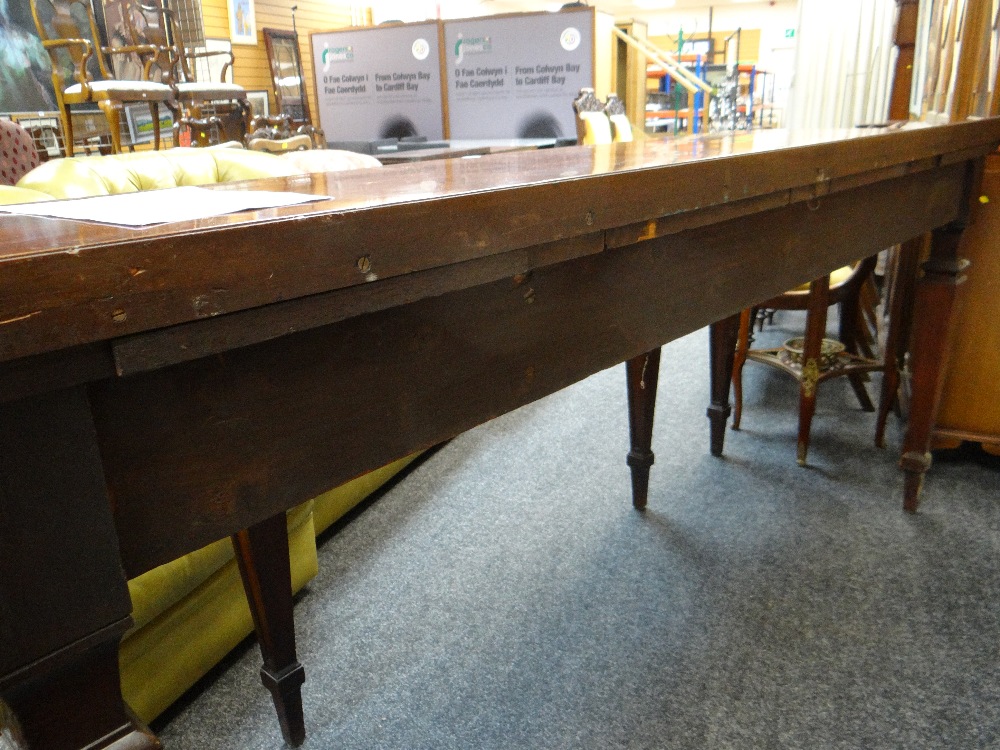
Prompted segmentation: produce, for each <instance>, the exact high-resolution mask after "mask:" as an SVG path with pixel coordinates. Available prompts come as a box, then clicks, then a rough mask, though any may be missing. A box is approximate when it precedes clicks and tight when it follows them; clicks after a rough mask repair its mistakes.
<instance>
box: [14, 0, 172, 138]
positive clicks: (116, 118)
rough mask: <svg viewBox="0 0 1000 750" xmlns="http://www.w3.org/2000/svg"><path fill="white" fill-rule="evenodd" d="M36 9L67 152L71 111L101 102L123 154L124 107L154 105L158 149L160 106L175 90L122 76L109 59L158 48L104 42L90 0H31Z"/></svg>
mask: <svg viewBox="0 0 1000 750" xmlns="http://www.w3.org/2000/svg"><path fill="white" fill-rule="evenodd" d="M31 13H32V16H33V17H34V20H35V27H36V28H37V29H38V36H39V37H40V38H41V40H42V46H43V47H44V48H45V50H46V51H47V52H48V54H49V57H50V59H51V61H52V83H53V85H54V88H55V94H56V100H57V102H58V105H59V118H60V121H61V123H62V128H63V141H64V149H65V152H66V155H67V156H72V155H73V118H72V114H71V111H70V110H71V108H72V107H74V106H77V105H87V104H96V105H97V106H98V107H99V108H100V109H101V111H102V112H103V113H104V116H105V117H106V118H107V121H108V127H109V129H110V130H111V133H110V135H111V148H112V151H113V152H114V153H121V112H122V107H123V106H124V105H126V104H147V105H149V109H150V113H151V114H152V118H153V123H152V125H153V137H154V138H153V140H154V148H157V149H158V148H159V147H160V116H159V105H160V104H172V102H173V100H174V92H173V91H172V90H171V88H170V87H169V86H167V85H165V84H162V83H156V82H153V81H149V80H117V79H116V78H115V77H114V74H113V72H112V67H111V63H110V58H111V56H112V55H130V54H138V55H140V56H142V55H148V54H149V53H151V52H152V51H153V50H152V49H151V48H149V47H144V46H140V45H128V46H125V47H115V48H111V47H102V46H101V44H100V35H99V33H98V30H97V21H96V19H95V18H94V11H93V9H92V8H91V5H90V3H89V2H88V1H87V0H31ZM95 63H96V64H95ZM67 71H69V72H67ZM146 72H148V66H147V68H146ZM71 81H75V83H71Z"/></svg>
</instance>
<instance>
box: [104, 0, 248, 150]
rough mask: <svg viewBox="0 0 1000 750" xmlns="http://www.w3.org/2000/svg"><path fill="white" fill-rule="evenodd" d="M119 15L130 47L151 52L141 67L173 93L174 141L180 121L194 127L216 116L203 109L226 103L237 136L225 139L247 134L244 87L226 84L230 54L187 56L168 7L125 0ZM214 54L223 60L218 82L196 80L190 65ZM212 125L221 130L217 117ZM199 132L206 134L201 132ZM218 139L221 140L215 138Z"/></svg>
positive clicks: (174, 18)
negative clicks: (233, 114)
mask: <svg viewBox="0 0 1000 750" xmlns="http://www.w3.org/2000/svg"><path fill="white" fill-rule="evenodd" d="M123 16H124V22H125V27H126V30H127V33H128V35H129V37H130V40H131V42H132V43H133V45H136V46H140V45H141V46H145V47H150V48H152V49H153V52H152V53H151V55H150V56H149V59H148V60H147V65H148V66H149V67H150V69H151V70H155V71H157V72H158V73H159V75H160V76H161V77H162V80H163V82H164V83H165V84H167V85H168V86H169V87H170V88H171V89H172V90H173V92H174V98H175V100H176V105H175V106H176V109H175V111H174V136H175V142H178V141H179V137H180V127H181V125H182V124H183V123H185V122H193V123H194V124H195V126H197V125H198V124H199V123H201V122H204V121H208V120H209V118H211V117H212V116H218V113H217V112H214V111H212V112H208V113H205V112H203V109H205V108H207V107H210V106H214V105H216V104H219V103H231V104H233V105H234V106H235V108H236V112H237V113H238V118H237V119H238V122H239V123H240V129H241V131H242V132H239V133H235V134H233V133H227V136H228V137H230V138H234V139H236V140H241V141H242V140H243V138H244V137H245V136H246V134H247V133H249V132H250V117H251V114H252V113H251V109H250V104H249V102H248V101H247V92H246V89H245V88H244V87H243V86H240V85H239V84H235V83H229V82H228V81H226V76H227V74H228V71H229V68H230V67H231V66H232V64H233V53H232V52H230V51H226V50H209V51H201V52H192V51H189V50H188V49H186V48H185V46H184V41H183V39H182V38H181V35H180V34H179V33H178V24H177V19H176V16H175V15H174V11H172V10H171V9H169V8H164V7H161V6H160V5H157V4H151V5H147V4H143V3H141V2H138V0H129V2H126V3H125V5H124V8H123ZM217 56H224V57H227V58H228V59H227V60H226V61H225V63H224V64H223V66H222V71H221V74H220V80H218V81H199V80H198V79H197V77H196V76H195V74H194V72H193V68H194V66H195V64H196V61H197V60H199V59H208V58H212V57H217ZM212 122H213V123H214V122H216V121H214V120H212ZM217 125H218V126H222V127H217V129H218V130H220V131H221V130H224V125H223V121H222V118H220V119H219V120H218V121H217ZM203 131H204V132H209V131H205V130H204V128H203ZM219 137H220V139H221V138H222V136H221V135H220V136H219ZM192 141H193V145H200V141H199V139H196V138H192Z"/></svg>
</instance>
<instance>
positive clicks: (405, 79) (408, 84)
mask: <svg viewBox="0 0 1000 750" xmlns="http://www.w3.org/2000/svg"><path fill="white" fill-rule="evenodd" d="M439 28H440V27H439V26H438V24H437V22H433V23H416V24H403V25H400V26H385V27H375V28H365V29H346V30H344V31H324V32H319V33H314V34H313V35H312V49H313V61H314V66H315V76H316V101H317V103H318V106H319V121H320V127H321V128H323V131H324V132H325V133H326V138H327V140H328V141H352V140H356V141H371V140H377V139H381V138H404V137H408V136H425V137H427V138H429V139H441V138H443V137H444V123H443V115H442V106H441V67H440V60H439V56H438V48H439V33H438V32H439Z"/></svg>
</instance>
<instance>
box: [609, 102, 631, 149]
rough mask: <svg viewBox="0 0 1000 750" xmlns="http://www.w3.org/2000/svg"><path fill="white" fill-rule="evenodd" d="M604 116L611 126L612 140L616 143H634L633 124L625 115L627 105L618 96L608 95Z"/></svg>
mask: <svg viewBox="0 0 1000 750" xmlns="http://www.w3.org/2000/svg"><path fill="white" fill-rule="evenodd" d="M604 114H605V115H607V116H608V122H609V123H610V124H611V140H612V141H614V142H615V143H630V142H631V141H632V123H631V122H629V120H628V115H626V114H625V103H624V102H623V101H622V100H621V99H619V98H618V94H615V93H610V94H608V101H607V103H606V104H605V105H604Z"/></svg>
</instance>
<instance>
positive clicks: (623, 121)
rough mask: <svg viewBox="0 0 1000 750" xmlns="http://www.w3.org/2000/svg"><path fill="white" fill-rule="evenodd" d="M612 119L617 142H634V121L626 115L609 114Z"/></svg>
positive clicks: (609, 118)
mask: <svg viewBox="0 0 1000 750" xmlns="http://www.w3.org/2000/svg"><path fill="white" fill-rule="evenodd" d="M608 120H610V121H611V131H612V133H613V134H614V142H615V143H631V142H632V123H630V122H629V121H628V117H626V116H625V115H608Z"/></svg>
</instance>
